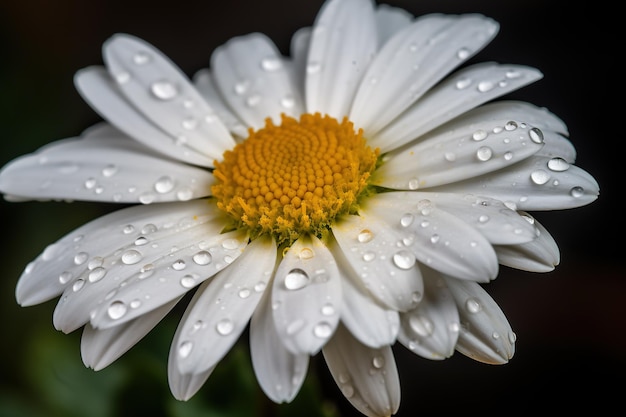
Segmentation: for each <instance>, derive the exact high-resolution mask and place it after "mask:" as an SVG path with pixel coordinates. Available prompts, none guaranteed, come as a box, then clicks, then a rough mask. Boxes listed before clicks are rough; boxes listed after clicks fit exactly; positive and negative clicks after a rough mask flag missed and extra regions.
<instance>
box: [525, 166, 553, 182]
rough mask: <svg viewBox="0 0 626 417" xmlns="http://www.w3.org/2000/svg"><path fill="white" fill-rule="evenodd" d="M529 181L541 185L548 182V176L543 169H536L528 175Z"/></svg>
mask: <svg viewBox="0 0 626 417" xmlns="http://www.w3.org/2000/svg"><path fill="white" fill-rule="evenodd" d="M530 179H531V180H532V182H534V183H535V184H537V185H543V184H545V183H547V182H548V181H549V180H550V174H548V173H547V172H546V171H544V170H543V169H538V170H535V171H533V172H532V173H531V174H530Z"/></svg>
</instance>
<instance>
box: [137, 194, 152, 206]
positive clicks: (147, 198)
mask: <svg viewBox="0 0 626 417" xmlns="http://www.w3.org/2000/svg"><path fill="white" fill-rule="evenodd" d="M155 198H156V196H155V195H154V194H152V193H148V192H146V193H143V194H141V195H140V196H139V198H138V200H139V202H140V203H141V204H150V203H152V202H153V201H154V199H155Z"/></svg>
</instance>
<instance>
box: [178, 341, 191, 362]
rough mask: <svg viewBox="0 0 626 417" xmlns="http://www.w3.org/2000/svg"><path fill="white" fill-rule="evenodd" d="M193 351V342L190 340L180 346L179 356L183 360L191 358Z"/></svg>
mask: <svg viewBox="0 0 626 417" xmlns="http://www.w3.org/2000/svg"><path fill="white" fill-rule="evenodd" d="M192 349H193V342H190V341H189V340H187V341H184V342H183V343H181V344H180V345H179V346H178V356H180V357H181V358H182V359H185V358H186V357H187V356H189V354H190V353H191V351H192Z"/></svg>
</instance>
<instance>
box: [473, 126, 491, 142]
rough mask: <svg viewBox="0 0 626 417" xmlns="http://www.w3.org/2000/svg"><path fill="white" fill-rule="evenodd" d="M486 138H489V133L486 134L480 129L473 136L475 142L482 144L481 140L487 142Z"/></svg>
mask: <svg viewBox="0 0 626 417" xmlns="http://www.w3.org/2000/svg"><path fill="white" fill-rule="evenodd" d="M486 138H487V132H485V131H484V130H482V129H479V130H477V131H475V132H474V133H473V134H472V139H473V140H475V141H476V142H480V141H481V140H485V139H486Z"/></svg>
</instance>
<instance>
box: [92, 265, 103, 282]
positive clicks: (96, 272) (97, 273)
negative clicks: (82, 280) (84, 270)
mask: <svg viewBox="0 0 626 417" xmlns="http://www.w3.org/2000/svg"><path fill="white" fill-rule="evenodd" d="M106 273H107V270H106V269H104V268H102V267H101V266H99V267H97V268H94V269H93V270H92V271H90V272H89V275H88V276H87V279H88V280H89V282H98V281H100V280H101V279H102V278H104V276H105V275H106Z"/></svg>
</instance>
